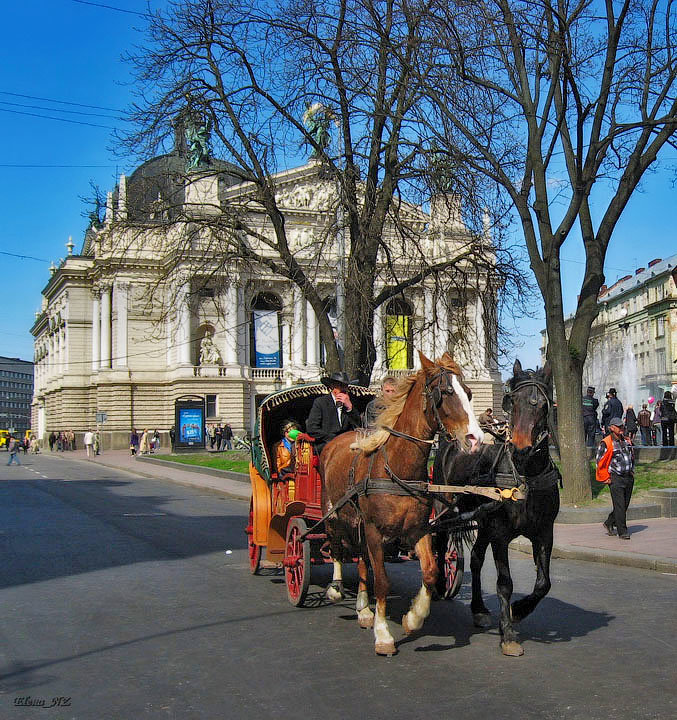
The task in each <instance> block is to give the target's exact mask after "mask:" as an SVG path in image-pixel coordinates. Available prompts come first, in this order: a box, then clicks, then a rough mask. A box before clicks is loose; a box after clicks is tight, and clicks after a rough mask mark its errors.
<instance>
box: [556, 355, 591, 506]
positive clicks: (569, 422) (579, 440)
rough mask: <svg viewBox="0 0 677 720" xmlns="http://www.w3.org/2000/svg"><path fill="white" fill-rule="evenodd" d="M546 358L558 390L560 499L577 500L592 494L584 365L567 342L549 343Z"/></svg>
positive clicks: (588, 497)
mask: <svg viewBox="0 0 677 720" xmlns="http://www.w3.org/2000/svg"><path fill="white" fill-rule="evenodd" d="M548 357H549V360H550V362H551V364H552V366H553V377H554V379H555V387H556V390H557V437H558V441H559V449H560V460H561V463H562V482H563V484H564V490H563V493H562V496H563V499H564V501H565V502H567V503H580V502H585V501H586V500H590V498H591V497H592V492H591V487H590V465H589V461H588V450H587V448H586V447H585V435H584V433H583V404H582V398H583V368H582V366H581V364H580V363H579V362H577V361H575V360H573V359H572V358H571V356H570V354H569V345H568V343H566V342H564V343H556V344H555V343H550V344H549V345H548Z"/></svg>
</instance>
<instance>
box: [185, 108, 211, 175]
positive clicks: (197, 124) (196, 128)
mask: <svg viewBox="0 0 677 720" xmlns="http://www.w3.org/2000/svg"><path fill="white" fill-rule="evenodd" d="M186 142H187V144H188V161H187V163H186V170H188V171H190V170H202V169H203V168H207V167H209V166H210V165H211V159H210V152H211V151H210V148H209V127H208V126H207V125H206V124H205V123H204V122H203V121H202V120H201V119H199V118H196V116H195V115H192V116H190V117H189V118H188V120H187V121H186Z"/></svg>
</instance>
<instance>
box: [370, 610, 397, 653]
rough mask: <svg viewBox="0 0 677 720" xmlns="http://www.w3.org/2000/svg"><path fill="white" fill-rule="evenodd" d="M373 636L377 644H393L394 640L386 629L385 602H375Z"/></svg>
mask: <svg viewBox="0 0 677 720" xmlns="http://www.w3.org/2000/svg"><path fill="white" fill-rule="evenodd" d="M374 637H375V638H376V644H377V645H390V644H393V645H394V644H395V640H393V636H392V635H391V634H390V630H388V621H387V620H386V607H385V603H380V602H378V601H377V602H376V617H375V618H374Z"/></svg>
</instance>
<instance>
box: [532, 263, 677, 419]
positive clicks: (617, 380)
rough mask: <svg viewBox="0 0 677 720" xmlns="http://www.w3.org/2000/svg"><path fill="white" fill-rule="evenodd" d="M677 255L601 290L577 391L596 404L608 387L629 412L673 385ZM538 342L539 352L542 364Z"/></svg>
mask: <svg viewBox="0 0 677 720" xmlns="http://www.w3.org/2000/svg"><path fill="white" fill-rule="evenodd" d="M676 280H677V255H672V256H671V257H669V258H667V259H665V260H663V259H661V258H656V259H654V260H651V261H650V262H649V263H648V265H647V266H646V267H640V268H637V269H636V270H635V272H634V274H632V275H625V276H624V277H622V278H621V279H620V280H618V281H616V282H615V283H614V284H613V285H611V286H610V287H607V286H606V285H604V286H602V289H601V291H600V294H599V299H598V305H599V314H598V316H597V318H596V319H595V321H594V323H593V325H592V332H591V335H590V344H589V347H588V356H587V359H586V362H585V366H584V368H583V388H584V389H585V387H587V386H588V385H592V386H594V387H595V388H596V394H597V397H599V398H600V399H601V400H602V404H603V398H604V395H605V394H606V392H607V391H608V390H609V388H610V387H615V388H616V390H617V391H618V398H619V399H620V400H621V402H622V403H623V405H624V407H627V405H634V408H635V411H636V412H638V411H639V409H641V404H642V403H644V402H647V401H648V399H649V398H651V397H653V398H655V399H656V400H659V399H661V398H662V397H663V393H664V392H665V390H670V389H672V387H673V385H675V384H677V364H675V363H676V362H677V286H676V284H675V281H676ZM545 337H546V336H545V331H544V332H543V338H544V343H543V346H542V348H541V354H542V358H543V360H545Z"/></svg>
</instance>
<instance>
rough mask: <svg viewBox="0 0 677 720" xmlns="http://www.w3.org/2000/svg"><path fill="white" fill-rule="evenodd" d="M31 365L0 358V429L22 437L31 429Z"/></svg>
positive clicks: (24, 361) (28, 362)
mask: <svg viewBox="0 0 677 720" xmlns="http://www.w3.org/2000/svg"><path fill="white" fill-rule="evenodd" d="M32 398H33V363H32V362H30V361H28V360H19V358H9V357H2V356H0V429H2V430H8V431H9V432H12V433H16V434H17V435H24V434H25V432H26V430H30V429H31V401H32Z"/></svg>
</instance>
